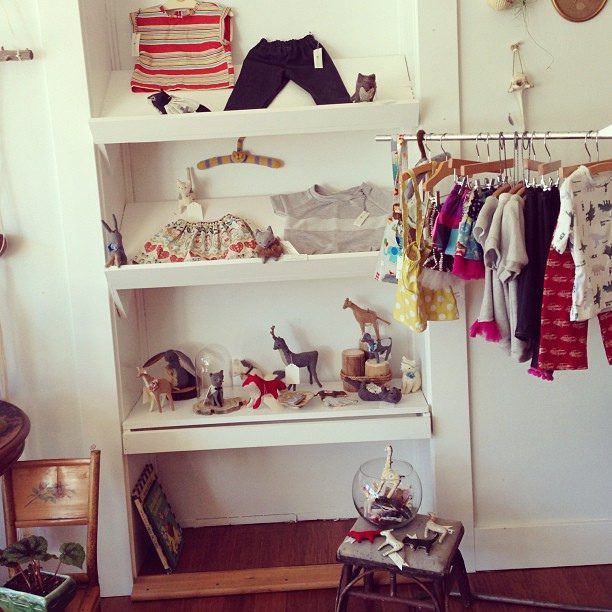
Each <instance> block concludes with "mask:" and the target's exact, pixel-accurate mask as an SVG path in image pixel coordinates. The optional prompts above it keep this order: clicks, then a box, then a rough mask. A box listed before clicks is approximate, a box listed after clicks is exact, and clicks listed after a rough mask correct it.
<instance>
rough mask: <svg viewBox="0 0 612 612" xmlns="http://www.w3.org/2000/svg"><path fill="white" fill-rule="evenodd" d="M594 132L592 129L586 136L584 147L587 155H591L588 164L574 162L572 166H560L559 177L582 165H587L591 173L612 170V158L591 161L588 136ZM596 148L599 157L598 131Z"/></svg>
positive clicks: (564, 176)
mask: <svg viewBox="0 0 612 612" xmlns="http://www.w3.org/2000/svg"><path fill="white" fill-rule="evenodd" d="M590 134H592V130H591V131H589V132H587V134H586V136H585V137H584V148H585V149H586V152H587V155H588V156H589V161H588V163H586V164H572V165H571V166H563V167H562V168H559V178H567V177H568V176H569V175H570V174H572V173H573V172H574V171H575V170H577V169H578V168H580V166H586V167H587V168H588V169H589V171H590V172H591V174H599V173H600V172H610V171H612V159H604V160H602V161H599V159H597V161H595V162H594V161H591V152H590V151H589V148H588V147H587V138H589V135H590ZM595 150H596V151H597V157H598V158H599V141H598V138H597V133H596V134H595Z"/></svg>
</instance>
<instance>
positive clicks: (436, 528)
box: [425, 512, 455, 544]
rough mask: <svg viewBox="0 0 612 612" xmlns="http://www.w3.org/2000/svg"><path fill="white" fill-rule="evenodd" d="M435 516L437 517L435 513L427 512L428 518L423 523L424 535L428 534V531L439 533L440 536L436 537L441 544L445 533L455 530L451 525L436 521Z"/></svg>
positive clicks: (451, 532)
mask: <svg viewBox="0 0 612 612" xmlns="http://www.w3.org/2000/svg"><path fill="white" fill-rule="evenodd" d="M437 518H438V517H437V516H436V515H435V514H433V513H431V512H429V520H428V521H427V522H426V523H425V537H427V536H428V535H429V532H430V531H431V532H432V533H439V534H440V537H439V538H438V542H440V544H442V541H443V540H444V538H445V537H446V534H447V533H450V534H453V533H455V530H454V529H453V527H452V526H451V525H440V524H439V523H436V519H437Z"/></svg>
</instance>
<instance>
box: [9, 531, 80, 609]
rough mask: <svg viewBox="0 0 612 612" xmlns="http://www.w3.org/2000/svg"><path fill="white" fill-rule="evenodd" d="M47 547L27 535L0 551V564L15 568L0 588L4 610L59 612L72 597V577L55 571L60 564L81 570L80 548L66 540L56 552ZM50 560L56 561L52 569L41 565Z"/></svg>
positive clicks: (41, 539)
mask: <svg viewBox="0 0 612 612" xmlns="http://www.w3.org/2000/svg"><path fill="white" fill-rule="evenodd" d="M47 548H48V543H47V540H46V539H45V538H44V537H42V536H36V535H31V536H29V537H27V538H22V539H21V540H19V541H18V542H15V543H14V544H11V545H10V546H7V547H6V548H5V549H4V550H0V565H4V566H6V567H9V568H12V569H16V570H17V574H15V576H13V577H12V578H11V579H10V580H9V581H8V582H7V583H6V584H5V585H4V586H3V587H0V608H2V609H3V610H4V611H5V612H23V611H24V610H32V611H41V612H42V611H44V610H48V611H50V612H51V611H53V612H59V611H60V610H64V608H65V607H66V606H67V605H68V603H69V602H70V601H71V600H72V598H73V597H74V594H75V590H76V583H75V581H74V579H73V578H71V577H70V576H66V575H64V574H58V573H57V572H58V570H59V568H60V566H61V565H62V563H64V564H66V565H73V566H75V567H78V568H81V569H82V568H83V561H84V560H85V551H84V550H83V547H82V546H81V545H80V544H77V543H76V542H67V543H65V544H62V545H61V546H60V550H59V554H58V555H55V554H52V553H49V552H48V551H47ZM50 559H57V560H58V563H57V566H56V568H55V572H50V571H45V570H43V568H42V563H43V562H45V561H49V560H50Z"/></svg>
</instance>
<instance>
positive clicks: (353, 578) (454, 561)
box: [336, 514, 472, 612]
mask: <svg viewBox="0 0 612 612" xmlns="http://www.w3.org/2000/svg"><path fill="white" fill-rule="evenodd" d="M428 518H429V517H427V516H424V515H422V514H418V515H417V516H416V517H415V518H414V520H413V521H411V522H410V524H409V525H408V526H406V527H403V528H402V529H395V530H393V535H394V536H395V538H396V539H398V540H400V541H402V540H403V538H404V537H405V536H407V534H410V535H415V534H416V535H417V537H418V538H423V537H424V528H425V523H426V522H427V520H428ZM437 521H438V523H440V524H441V525H450V526H452V528H453V531H454V532H453V533H452V534H450V533H449V534H447V535H446V536H445V538H444V539H443V541H442V542H441V543H440V542H439V541H436V542H434V543H433V545H432V546H431V549H430V552H429V554H427V552H426V551H425V550H424V549H422V548H416V549H415V550H412V549H411V548H410V546H409V544H408V543H405V544H404V548H403V549H402V551H401V552H400V554H401V555H402V557H403V558H404V560H405V561H406V563H407V564H408V567H406V566H404V567H403V568H402V569H399V568H398V567H397V566H396V565H395V564H394V563H393V561H391V559H389V557H385V556H383V552H385V550H388V547H386V548H383V549H382V550H380V551H379V550H378V547H379V546H380V545H381V544H383V543H384V541H385V539H384V538H383V537H382V536H377V537H376V538H374V542H373V543H371V542H368V541H367V540H362V541H361V542H354V541H352V540H351V539H349V538H346V539H345V540H344V541H343V542H342V544H340V547H339V548H338V552H337V553H336V558H337V559H338V561H339V562H340V563H342V564H343V568H342V573H341V575H340V583H339V585H338V592H337V596H336V612H346V610H347V606H348V600H349V597H359V598H362V599H370V600H375V601H381V602H389V601H392V602H399V603H405V604H407V605H412V606H417V607H418V608H420V609H427V610H436V611H440V612H442V611H445V610H446V609H447V606H448V594H449V591H450V588H451V586H452V583H453V582H454V581H457V586H458V589H459V592H460V594H461V599H462V601H463V605H464V606H469V605H470V604H471V602H472V596H471V591H470V583H469V581H468V577H467V573H466V571H465V564H464V562H463V557H462V556H461V552H460V551H459V544H460V543H461V538H462V537H463V525H462V524H461V523H460V522H459V521H453V520H448V519H437ZM372 529H374V527H373V526H372V525H371V524H370V523H368V522H367V521H365V520H364V519H362V518H359V519H358V520H357V521H356V523H355V524H354V525H353V527H352V528H351V530H352V531H367V530H372ZM429 537H430V538H431V537H432V536H431V535H430V536H429ZM381 570H382V571H386V572H388V573H389V594H388V595H386V594H383V593H382V592H377V590H376V588H375V583H374V577H373V574H374V572H380V571H381ZM398 575H400V576H403V577H405V578H407V579H408V580H409V582H412V583H415V584H417V585H418V587H419V588H420V589H421V590H422V591H423V594H424V595H426V596H428V599H427V598H415V597H411V598H406V597H401V596H399V595H398V594H397V576H398ZM361 580H363V586H364V588H363V590H361V589H360V590H357V589H355V588H353V587H354V586H355V584H357V583H359V582H360V581H361Z"/></svg>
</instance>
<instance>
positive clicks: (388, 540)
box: [378, 529, 404, 557]
mask: <svg viewBox="0 0 612 612" xmlns="http://www.w3.org/2000/svg"><path fill="white" fill-rule="evenodd" d="M380 535H381V536H382V537H383V538H385V541H384V542H383V543H382V544H381V545H380V546H379V547H378V550H382V549H383V548H384V547H385V546H390V547H391V548H390V549H389V550H386V551H385V552H384V553H383V554H382V555H383V557H388V556H389V555H390V554H391V553H394V552H399V551H400V550H402V548H404V543H403V542H400V541H399V540H398V539H397V538H396V537H395V536H394V535H393V532H392V531H391V529H383V530H382V531H381V532H380Z"/></svg>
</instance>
